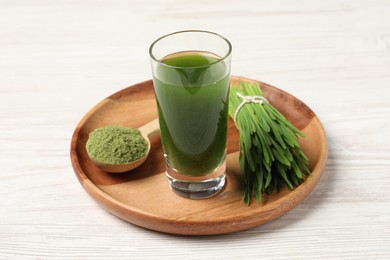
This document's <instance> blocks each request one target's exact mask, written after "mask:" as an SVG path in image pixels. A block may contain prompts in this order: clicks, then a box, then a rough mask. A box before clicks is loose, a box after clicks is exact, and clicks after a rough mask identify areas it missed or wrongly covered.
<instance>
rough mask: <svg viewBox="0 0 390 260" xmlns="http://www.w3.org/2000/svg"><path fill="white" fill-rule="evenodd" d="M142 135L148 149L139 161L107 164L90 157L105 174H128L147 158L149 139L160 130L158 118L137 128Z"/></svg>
mask: <svg viewBox="0 0 390 260" xmlns="http://www.w3.org/2000/svg"><path fill="white" fill-rule="evenodd" d="M138 129H139V130H140V132H141V134H142V136H143V137H144V138H145V140H146V141H147V142H148V148H147V151H146V153H145V155H144V156H143V157H141V158H140V159H138V160H136V161H133V162H129V163H123V164H108V163H103V162H99V161H97V160H96V159H95V158H93V157H92V156H90V158H91V160H92V161H93V163H94V164H95V165H96V166H97V167H99V168H100V169H101V170H103V171H105V172H112V173H120V172H128V171H131V170H133V169H135V168H137V167H138V166H140V165H141V164H142V163H143V162H144V161H145V160H146V158H148V155H149V152H150V139H152V138H154V137H156V136H157V135H158V134H159V133H160V128H159V124H158V118H157V119H155V120H153V121H151V122H149V123H147V124H146V125H143V126H141V127H140V128H138Z"/></svg>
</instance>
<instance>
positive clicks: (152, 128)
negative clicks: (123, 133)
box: [139, 118, 160, 139]
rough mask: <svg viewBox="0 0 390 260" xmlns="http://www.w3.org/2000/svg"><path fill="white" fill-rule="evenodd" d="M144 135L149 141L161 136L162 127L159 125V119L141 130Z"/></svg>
mask: <svg viewBox="0 0 390 260" xmlns="http://www.w3.org/2000/svg"><path fill="white" fill-rule="evenodd" d="M139 130H140V131H141V133H142V134H144V135H146V136H147V137H148V138H149V139H153V138H154V137H156V136H158V135H159V134H160V125H159V123H158V118H156V119H154V120H153V121H150V122H149V123H147V124H146V125H143V126H141V127H140V128H139Z"/></svg>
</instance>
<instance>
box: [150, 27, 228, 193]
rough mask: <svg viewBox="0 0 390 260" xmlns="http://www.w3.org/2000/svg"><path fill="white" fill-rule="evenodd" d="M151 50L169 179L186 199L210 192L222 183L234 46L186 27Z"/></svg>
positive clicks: (217, 188)
mask: <svg viewBox="0 0 390 260" xmlns="http://www.w3.org/2000/svg"><path fill="white" fill-rule="evenodd" d="M149 53H150V57H151V63H152V71H153V83H154V91H155V96H156V101H157V107H158V116H159V123H160V132H161V140H162V146H163V151H164V159H165V163H166V175H167V177H168V183H169V185H170V187H171V189H172V190H173V191H174V192H176V193H177V194H179V195H180V196H183V197H186V198H191V199H202V198H207V197H211V196H213V195H215V194H217V193H218V192H219V191H220V190H221V189H222V188H223V187H224V185H225V182H226V175H225V170H226V143H227V126H228V106H229V85H230V61H231V53H232V45H231V44H230V42H229V41H228V40H227V39H226V38H224V37H222V36H221V35H218V34H216V33H213V32H208V31H199V30H190V31H180V32H174V33H171V34H168V35H165V36H162V37H160V38H158V39H157V40H156V41H154V42H153V43H152V45H151V46H150V49H149Z"/></svg>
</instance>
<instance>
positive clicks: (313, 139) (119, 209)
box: [71, 77, 328, 235]
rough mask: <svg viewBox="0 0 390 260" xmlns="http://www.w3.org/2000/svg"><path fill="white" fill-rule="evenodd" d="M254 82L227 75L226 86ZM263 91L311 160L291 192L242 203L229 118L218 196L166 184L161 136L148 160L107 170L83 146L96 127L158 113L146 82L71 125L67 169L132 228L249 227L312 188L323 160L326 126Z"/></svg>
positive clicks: (199, 231)
mask: <svg viewBox="0 0 390 260" xmlns="http://www.w3.org/2000/svg"><path fill="white" fill-rule="evenodd" d="M240 81H252V82H258V81H255V80H250V79H246V78H241V77H232V84H238V82H240ZM258 83H259V84H260V85H261V88H262V90H263V92H264V96H265V97H266V98H267V99H268V100H269V101H270V102H271V103H272V105H273V106H275V107H276V108H277V109H278V110H279V111H280V112H281V113H283V114H284V115H285V116H286V117H287V119H288V120H290V121H291V122H292V123H293V124H294V125H295V126H297V127H298V128H299V129H301V130H302V131H303V133H305V135H306V137H305V138H303V139H301V140H300V144H301V146H302V149H303V151H304V152H305V154H306V155H307V156H308V157H309V160H310V165H309V167H310V169H311V171H312V175H311V176H310V177H309V178H308V179H307V180H306V181H305V182H304V183H303V184H301V185H300V186H299V187H298V188H296V189H295V190H294V191H289V190H287V189H285V190H282V191H281V192H278V193H274V194H272V195H269V196H264V198H263V202H262V203H261V204H258V203H257V202H255V200H254V199H253V200H252V203H251V205H250V206H247V205H246V204H245V203H244V202H243V201H242V200H241V184H242V183H241V182H242V173H241V172H240V168H239V165H238V150H239V135H238V131H237V129H236V127H235V125H234V123H233V121H232V120H230V121H229V138H228V148H227V152H228V155H227V185H226V187H225V188H224V189H223V191H222V192H220V193H219V194H218V195H217V196H214V197H212V198H208V199H204V200H190V199H186V198H182V197H179V196H177V195H176V194H174V193H173V192H172V191H171V190H170V188H169V187H168V183H167V179H166V176H165V173H164V170H165V165H164V160H163V152H162V147H161V141H160V138H156V140H153V141H152V149H151V152H150V155H149V157H148V159H147V160H146V161H145V162H144V164H143V165H142V166H140V167H139V168H137V169H135V170H133V171H131V172H127V173H119V174H118V173H116V174H112V173H106V172H103V171H101V170H100V169H99V168H97V167H96V166H95V165H94V164H93V163H92V161H91V160H90V159H89V157H88V155H87V152H86V149H85V143H86V141H87V139H88V135H89V133H90V132H91V131H93V130H94V129H95V128H97V127H103V126H105V125H124V126H129V127H139V126H142V125H144V124H145V123H147V122H149V121H151V120H153V119H155V118H156V117H157V108H156V102H155V96H154V90H153V82H152V81H151V80H149V81H145V82H143V83H139V84H136V85H134V86H131V87H128V88H126V89H123V90H121V91H119V92H117V93H115V94H113V95H112V96H110V97H108V98H106V99H104V100H103V101H102V102H100V103H99V104H97V105H96V106H95V107H94V108H93V109H92V110H91V111H90V112H89V113H88V114H87V115H85V117H84V118H83V119H82V120H81V122H80V123H79V124H78V126H77V127H76V129H75V131H74V134H73V137H72V143H71V161H72V165H73V169H74V171H75V173H76V175H77V177H78V179H79V181H80V183H81V185H82V186H83V188H84V189H85V190H86V191H87V192H88V193H89V194H90V195H91V196H92V197H93V198H94V199H95V200H96V201H97V202H98V203H99V204H100V205H101V206H102V207H103V208H105V209H106V210H108V211H109V212H111V213H112V214H114V215H115V216H117V217H119V218H121V219H124V220H126V221H128V222H130V223H133V224H135V225H138V226H141V227H144V228H148V229H152V230H156V231H161V232H166V233H173V234H183V235H212V234H223V233H230V232H235V231H240V230H245V229H249V228H252V227H255V226H258V225H261V224H264V223H266V222H269V221H271V220H274V219H275V218H277V217H279V216H281V215H283V214H285V213H286V212H288V211H289V210H291V209H292V208H294V207H295V206H296V205H298V204H299V203H300V202H301V201H302V200H303V199H304V198H306V197H307V196H308V195H309V193H310V192H311V191H312V190H313V188H314V187H315V186H316V184H317V182H318V181H319V179H320V177H321V175H322V173H323V171H324V167H325V164H326V160H327V155H328V147H327V140H326V135H325V131H324V129H323V127H322V125H321V122H320V120H319V119H318V118H317V116H316V115H315V114H314V113H313V111H312V110H311V109H310V108H309V107H307V106H306V105H305V104H303V103H302V102H301V101H300V100H298V99H296V98H295V97H293V96H292V95H290V94H288V93H286V92H284V91H282V90H280V89H278V88H275V87H272V86H270V85H267V84H265V83H261V82H258Z"/></svg>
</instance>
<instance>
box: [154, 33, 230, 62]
mask: <svg viewBox="0 0 390 260" xmlns="http://www.w3.org/2000/svg"><path fill="white" fill-rule="evenodd" d="M180 33H206V34H213V35H215V36H217V37H219V38H221V39H222V40H224V41H225V42H226V43H227V45H228V51H227V53H226V54H225V55H224V56H223V57H222V58H221V59H219V60H217V61H215V62H212V63H210V64H207V65H201V66H194V67H179V66H172V65H168V64H165V63H163V62H161V61H160V60H158V59H157V58H156V57H155V56H154V55H153V51H152V50H153V47H154V46H155V45H156V44H157V43H158V42H159V41H160V40H162V39H164V38H167V37H169V36H172V35H175V34H180ZM231 53H232V44H231V43H230V41H229V40H228V39H227V38H225V37H224V36H222V35H220V34H218V33H215V32H210V31H205V30H183V31H176V32H173V33H169V34H165V35H163V36H161V37H159V38H157V39H156V40H155V41H154V42H153V43H152V44H151V45H150V47H149V55H150V57H151V58H152V60H153V61H155V62H157V63H159V64H161V65H163V66H165V67H169V68H176V69H178V68H180V69H183V68H184V69H194V68H203V67H210V66H212V65H214V64H217V63H219V62H222V61H224V60H226V59H227V58H228V57H229V56H230V54H231Z"/></svg>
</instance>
